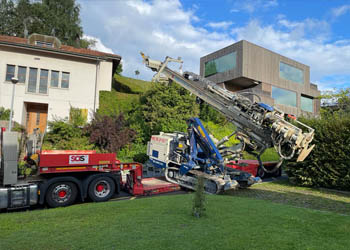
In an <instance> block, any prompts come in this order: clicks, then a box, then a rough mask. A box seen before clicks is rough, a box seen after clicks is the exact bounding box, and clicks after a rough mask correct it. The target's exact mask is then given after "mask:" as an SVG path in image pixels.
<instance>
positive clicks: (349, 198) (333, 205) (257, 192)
mask: <svg viewBox="0 0 350 250" xmlns="http://www.w3.org/2000/svg"><path fill="white" fill-rule="evenodd" d="M227 195H229V196H235V197H245V198H247V197H248V198H254V199H258V200H267V201H272V202H274V203H281V204H288V205H292V206H296V207H303V208H311V209H316V210H322V211H329V212H335V213H339V214H344V215H349V216H350V192H339V191H333V190H326V189H315V188H307V187H297V186H294V185H292V184H290V183H289V182H288V181H287V180H283V181H275V182H267V183H261V184H257V185H253V186H252V187H250V188H248V189H243V190H242V189H240V190H237V191H235V190H233V191H229V192H227Z"/></svg>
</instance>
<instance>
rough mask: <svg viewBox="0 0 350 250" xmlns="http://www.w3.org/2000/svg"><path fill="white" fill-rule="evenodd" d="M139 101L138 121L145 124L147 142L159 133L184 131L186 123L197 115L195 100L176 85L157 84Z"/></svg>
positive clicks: (197, 108) (197, 109)
mask: <svg viewBox="0 0 350 250" xmlns="http://www.w3.org/2000/svg"><path fill="white" fill-rule="evenodd" d="M140 101H141V107H140V111H141V113H140V120H143V121H144V123H145V138H147V140H148V139H149V138H150V136H151V135H152V134H158V133H159V132H161V131H163V132H174V131H186V128H187V124H186V121H187V120H188V119H189V118H190V117H195V116H198V114H199V107H198V104H197V103H196V98H195V97H194V96H191V95H190V93H189V92H188V91H187V90H186V89H184V88H182V87H180V86H178V85H177V84H169V85H165V84H157V85H155V86H154V87H153V88H152V89H150V90H149V91H147V92H146V93H145V94H144V95H142V97H141V99H140Z"/></svg>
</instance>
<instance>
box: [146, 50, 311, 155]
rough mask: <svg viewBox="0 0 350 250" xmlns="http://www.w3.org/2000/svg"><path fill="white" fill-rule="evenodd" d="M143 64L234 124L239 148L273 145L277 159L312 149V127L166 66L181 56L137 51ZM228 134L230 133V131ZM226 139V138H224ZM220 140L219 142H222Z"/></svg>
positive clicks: (257, 149)
mask: <svg viewBox="0 0 350 250" xmlns="http://www.w3.org/2000/svg"><path fill="white" fill-rule="evenodd" d="M141 55H142V57H143V61H144V64H145V65H146V66H147V67H148V68H150V69H151V70H153V71H156V72H157V73H156V74H155V76H154V78H153V80H154V81H160V80H164V79H167V80H170V81H174V82H176V83H177V84H179V85H181V86H182V87H184V88H185V89H187V90H188V91H190V92H191V93H192V94H194V95H196V96H197V97H198V98H200V99H201V100H203V101H205V102H207V103H208V104H210V105H211V106H212V107H214V108H215V109H216V110H218V111H219V112H221V113H222V114H223V115H224V116H225V117H226V118H227V119H228V120H229V121H230V122H232V123H233V124H235V125H236V126H237V132H236V138H237V139H239V140H240V141H241V143H242V147H241V148H242V150H243V149H244V148H246V149H247V150H248V151H255V152H257V155H258V156H259V155H261V154H262V153H263V152H264V151H265V149H267V148H271V147H275V149H276V151H277V152H278V154H279V156H280V158H281V159H291V158H292V157H293V156H294V155H295V154H296V155H298V158H297V161H303V160H304V159H305V158H306V157H307V156H308V154H309V153H310V152H311V150H312V149H313V147H314V145H312V146H309V144H310V143H311V141H312V139H313V136H314V129H312V128H310V127H309V126H307V125H305V124H303V123H301V122H299V121H297V120H295V122H296V123H298V124H299V125H300V126H301V127H303V129H304V131H305V132H304V131H303V130H302V129H301V128H298V127H296V126H295V125H293V124H292V123H290V122H288V121H286V120H285V119H284V113H283V112H282V111H280V110H279V109H277V108H276V107H271V106H269V105H267V104H264V103H256V102H253V101H251V100H250V99H249V98H247V97H246V96H245V95H242V94H239V93H233V92H230V91H228V90H226V89H224V88H221V87H220V86H218V85H216V84H215V83H213V82H211V81H209V80H208V79H205V78H203V77H201V76H199V75H196V74H194V73H192V72H185V73H183V74H181V73H178V72H176V71H173V70H172V69H170V68H168V67H167V65H168V63H169V62H176V63H180V64H181V65H182V61H181V59H180V58H179V59H173V58H171V57H166V59H165V60H164V62H161V61H156V60H152V59H150V58H149V57H148V56H145V55H144V54H143V53H141ZM231 136H232V135H231ZM226 140H227V138H226ZM223 142H225V139H224V141H221V142H220V143H219V144H222V143H223Z"/></svg>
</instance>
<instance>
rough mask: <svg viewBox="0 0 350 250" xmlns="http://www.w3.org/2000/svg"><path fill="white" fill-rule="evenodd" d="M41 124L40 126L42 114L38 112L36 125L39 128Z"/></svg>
mask: <svg viewBox="0 0 350 250" xmlns="http://www.w3.org/2000/svg"><path fill="white" fill-rule="evenodd" d="M39 124H40V112H37V113H36V121H35V125H36V126H39Z"/></svg>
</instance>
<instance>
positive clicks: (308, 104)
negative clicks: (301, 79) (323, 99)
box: [300, 96, 314, 113]
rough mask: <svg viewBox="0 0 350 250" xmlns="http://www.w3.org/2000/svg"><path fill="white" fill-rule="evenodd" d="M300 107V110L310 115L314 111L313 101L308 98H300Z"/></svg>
mask: <svg viewBox="0 0 350 250" xmlns="http://www.w3.org/2000/svg"><path fill="white" fill-rule="evenodd" d="M300 106H301V110H304V111H307V112H311V113H312V112H313V111H314V109H313V107H314V105H313V99H312V98H310V97H306V96H301V99H300Z"/></svg>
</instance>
